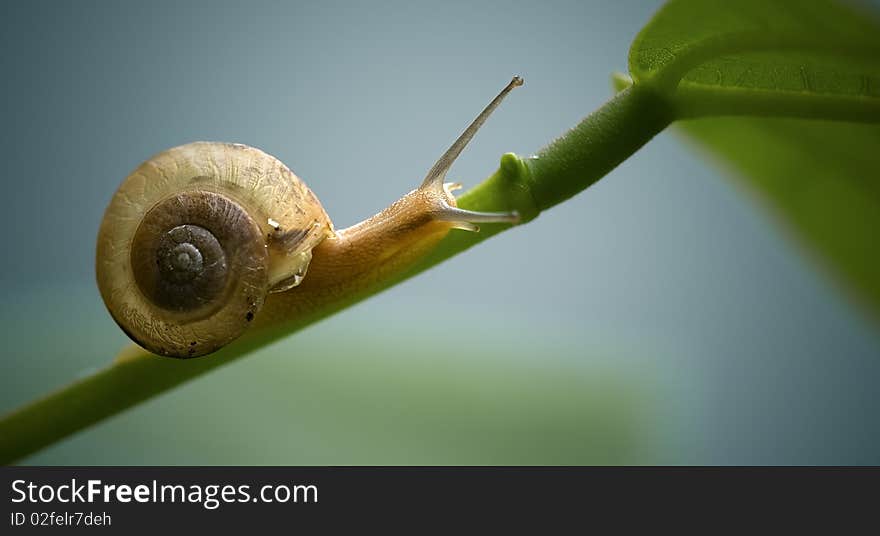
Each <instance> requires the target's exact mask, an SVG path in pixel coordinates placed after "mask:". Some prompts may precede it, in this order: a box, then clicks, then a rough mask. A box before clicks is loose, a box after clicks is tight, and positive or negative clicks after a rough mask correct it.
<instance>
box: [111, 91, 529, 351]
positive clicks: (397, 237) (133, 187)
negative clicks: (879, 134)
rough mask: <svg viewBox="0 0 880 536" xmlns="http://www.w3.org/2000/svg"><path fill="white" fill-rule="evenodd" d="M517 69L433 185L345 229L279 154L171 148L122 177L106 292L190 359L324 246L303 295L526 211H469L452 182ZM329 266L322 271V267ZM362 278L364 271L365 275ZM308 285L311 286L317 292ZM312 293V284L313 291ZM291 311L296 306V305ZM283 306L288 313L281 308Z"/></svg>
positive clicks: (121, 316)
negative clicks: (450, 174) (456, 165)
mask: <svg viewBox="0 0 880 536" xmlns="http://www.w3.org/2000/svg"><path fill="white" fill-rule="evenodd" d="M519 85H522V79H521V78H519V77H514V78H513V80H511V82H510V84H508V85H507V86H506V87H505V88H504V89H503V90H502V91H501V92H500V93H499V94H498V96H496V97H495V99H494V100H493V101H492V102H491V103H490V104H489V105H488V106H487V107H486V108H485V109H484V110H483V112H482V113H480V115H479V116H478V117H477V118H476V119H475V120H474V122H473V123H471V125H470V126H469V127H468V128H467V129H466V130H465V131H464V133H462V135H461V136H460V137H459V138H458V139H457V140H456V141H455V143H453V145H452V146H451V147H450V148H449V150H448V151H446V153H445V154H444V155H443V156H442V157H440V159H439V160H438V161H437V163H436V164H434V166H433V167H432V168H431V169H430V171H429V172H428V174H427V176H426V177H425V180H424V181H423V182H422V184H421V186H419V187H418V188H417V189H415V190H413V191H412V192H410V193H408V194H406V195H405V196H403V197H402V198H400V199H399V200H398V201H396V202H394V203H393V204H392V205H391V206H389V207H388V208H386V209H385V210H383V211H382V212H380V213H379V214H376V215H375V216H373V217H371V218H369V219H367V220H365V221H363V222H361V223H358V224H356V225H354V226H352V227H349V228H347V229H342V230H338V231H337V230H334V228H333V223H332V222H331V221H330V218H329V217H328V216H327V214H326V212H324V209H323V207H322V206H321V203H320V202H319V201H318V199H317V197H315V195H314V194H313V193H312V191H311V190H310V189H309V188H308V187H307V186H306V185H305V183H304V182H302V181H301V180H300V179H299V178H298V177H297V176H296V175H294V174H293V172H292V171H290V169H288V168H287V166H285V165H284V164H283V163H281V162H280V161H279V160H278V159H276V158H274V157H273V156H270V155H268V154H266V153H264V152H263V151H261V150H259V149H256V148H253V147H248V146H246V145H240V144H231V143H216V142H195V143H189V144H186V145H182V146H179V147H174V148H172V149H168V150H166V151H163V152H161V153H159V154H157V155H155V156H153V157H152V158H150V159H149V160H147V161H146V162H144V163H143V164H141V165H140V166H139V167H138V168H137V169H135V170H134V172H132V174H131V175H129V176H128V177H127V178H126V179H125V181H124V182H123V183H122V185H120V187H119V188H118V190H117V191H116V193H115V195H114V196H113V198H112V200H111V201H110V204H109V206H108V207H107V210H106V212H105V214H104V219H103V221H102V222H101V228H100V230H99V232H98V245H97V253H96V272H97V280H98V287H99V289H100V292H101V297H102V298H103V300H104V303H105V304H106V306H107V309H108V310H109V311H110V314H111V315H112V316H113V319H114V320H115V321H116V323H117V324H119V326H120V327H121V328H122V329H123V331H125V333H126V334H128V336H129V337H131V339H132V340H134V341H135V342H136V343H137V344H139V345H140V346H142V347H143V348H145V349H147V350H149V351H150V352H153V353H155V354H159V355H165V356H171V357H178V358H188V357H197V356H202V355H206V354H209V353H211V352H214V351H216V350H218V349H220V348H221V347H223V346H225V345H226V344H228V343H229V342H230V341H232V340H234V339H235V338H237V337H238V336H239V335H241V334H242V332H243V331H244V330H245V329H247V327H248V326H249V325H251V323H252V321H254V320H255V318H256V317H257V315H259V314H260V311H261V308H262V306H263V304H264V302H265V301H266V298H267V294H269V293H285V294H287V293H291V296H290V298H289V299H288V300H282V301H289V302H291V303H294V302H295V301H296V300H297V298H298V296H295V295H293V293H295V292H297V291H298V290H297V291H294V290H291V289H293V288H294V287H296V286H298V285H299V284H300V283H301V282H303V280H304V278H305V277H306V270H307V269H308V268H309V264H310V262H311V260H312V256H313V252H315V253H320V259H321V263H320V264H321V266H320V270H319V269H318V267H317V266H316V267H315V270H314V272H315V273H310V274H309V277H310V278H311V279H314V284H311V283H313V282H312V281H311V280H310V281H309V283H310V284H311V285H304V292H303V294H302V296H300V297H302V298H304V299H308V296H310V295H314V294H315V293H316V292H318V293H320V292H332V291H333V290H332V289H329V288H322V287H330V286H332V285H333V284H334V282H337V281H341V280H346V279H349V280H352V281H355V280H357V281H358V282H357V283H355V284H361V283H360V281H361V280H363V279H364V277H365V276H364V274H369V273H370V272H371V271H377V270H380V269H382V268H383V266H385V265H390V264H393V263H394V262H397V259H398V258H399V257H402V256H405V255H406V254H407V253H406V252H407V251H411V250H413V249H414V248H413V246H414V245H416V244H424V243H429V242H432V241H436V240H438V239H439V238H442V237H443V236H445V234H446V233H448V232H449V230H450V229H453V228H457V229H465V230H470V231H477V230H478V228H477V226H476V225H475V224H476V223H481V222H509V223H515V222H516V221H518V216H517V214H516V213H515V212H510V213H484V212H473V211H468V210H463V209H460V208H458V207H457V206H456V202H455V197H454V196H453V195H452V191H453V190H454V189H456V188H459V187H460V185H458V184H450V183H445V182H444V179H445V178H446V173H447V171H448V170H449V168H450V167H451V166H452V163H453V162H454V161H455V159H456V158H457V157H458V155H459V154H460V153H461V151H462V150H463V149H464V147H465V146H466V145H467V143H468V142H469V141H470V140H471V138H472V137H473V136H474V134H475V133H476V132H477V130H478V129H479V128H480V126H481V125H482V124H483V122H485V120H486V118H488V116H489V115H490V114H491V113H492V111H493V110H494V109H495V108H496V107H497V106H498V105H499V104H500V102H501V100H502V99H503V98H504V97H505V96H506V95H507V94H508V93H509V92H510V91H511V90H512V89H513V88H514V87H516V86H519ZM318 272H319V273H318ZM358 278H360V279H358ZM305 287H308V292H305V290H306V289H305ZM309 293H311V294H309ZM288 309H290V307H288ZM269 314H281V313H277V312H276V313H269Z"/></svg>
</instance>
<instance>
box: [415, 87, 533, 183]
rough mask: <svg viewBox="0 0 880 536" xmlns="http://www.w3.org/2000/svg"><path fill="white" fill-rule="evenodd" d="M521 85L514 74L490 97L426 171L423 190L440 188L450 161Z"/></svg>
mask: <svg viewBox="0 0 880 536" xmlns="http://www.w3.org/2000/svg"><path fill="white" fill-rule="evenodd" d="M521 85H523V79H522V78H520V77H519V76H514V77H513V79H512V80H511V81H510V83H509V84H507V86H505V87H504V89H502V90H501V92H500V93H498V95H496V96H495V98H494V99H492V102H490V103H489V105H488V106H486V108H484V109H483V111H482V112H480V115H478V116H477V118H476V119H474V122H473V123H471V124H470V125H469V126H468V127H467V128H466V129H465V131H464V132H462V133H461V136H459V137H458V139H457V140H455V142H454V143H453V144H452V146H451V147H449V149H447V150H446V152H445V153H443V156H441V157H440V159H439V160H437V163H435V164H434V166H433V167H431V169H430V170H429V171H428V175H427V176H426V177H425V180H424V182H422V186H421V188H422V189H424V190H427V189H430V188H440V187H442V186H443V181H444V180H446V172H447V171H449V168H450V167H452V163H453V162H455V159H456V158H458V155H460V154H461V151H462V150H464V148H465V146H467V144H468V142H469V141H471V139H472V138H473V137H474V134H476V133H477V131H478V130H480V127H481V126H483V123H485V122H486V119H488V118H489V116H490V115H492V112H494V111H495V108H497V107H498V105H499V104H501V101H502V100H504V97H506V96H507V94H508V93H510V92H511V91H513V88H515V87H519V86H521Z"/></svg>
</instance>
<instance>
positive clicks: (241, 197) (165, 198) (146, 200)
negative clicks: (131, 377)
mask: <svg viewBox="0 0 880 536" xmlns="http://www.w3.org/2000/svg"><path fill="white" fill-rule="evenodd" d="M332 232H333V231H332V224H331V223H330V220H329V218H328V217H327V215H326V213H325V212H324V210H323V208H322V207H321V205H320V203H319V202H318V200H317V198H316V197H315V196H314V194H312V192H311V191H310V190H309V189H308V187H307V186H306V185H305V184H304V183H303V182H302V181H301V180H300V179H299V178H297V177H296V175H294V174H293V172H291V171H290V170H289V169H288V168H287V167H286V166H285V165H284V164H282V163H281V162H280V161H278V160H277V159H276V158H274V157H272V156H270V155H268V154H266V153H264V152H262V151H260V150H259V149H255V148H253V147H248V146H245V145H238V144H226V143H213V142H196V143H191V144H187V145H183V146H180V147H175V148H173V149H169V150H167V151H164V152H162V153H159V154H158V155H156V156H154V157H153V158H151V159H150V160H147V161H146V162H144V163H143V164H141V166H139V167H138V168H137V169H136V170H135V171H134V172H133V173H132V174H131V175H129V177H128V178H127V179H126V180H125V181H124V182H123V183H122V185H121V186H120V187H119V189H118V190H117V192H116V194H115V195H114V197H113V199H112V200H111V202H110V205H109V206H108V207H107V211H106V213H105V216H104V220H103V221H102V223H101V229H100V231H99V233H98V248H97V254H96V272H97V279H98V286H99V289H100V291H101V296H102V298H103V299H104V302H105V304H106V305H107V308H108V310H109V311H110V313H111V315H112V316H113V318H114V320H115V321H116V322H117V323H118V324H119V325H120V327H121V328H122V329H123V330H124V331H125V332H126V333H127V334H128V335H129V336H130V337H131V338H132V339H133V340H134V341H135V342H137V343H138V344H140V345H141V346H143V347H144V348H146V349H147V350H150V351H151V352H154V353H157V354H161V355H168V356H173V357H196V356H200V355H205V354H208V353H211V352H213V351H216V350H217V349H219V348H220V347H222V346H224V345H226V344H228V343H229V342H230V341H232V340H233V339H235V338H237V337H238V336H239V335H241V334H242V332H244V330H245V329H247V328H248V326H249V325H250V324H251V323H252V322H253V321H254V320H255V318H256V317H257V315H258V314H259V311H260V308H261V307H262V305H263V302H264V301H265V299H266V295H267V293H268V292H269V290H270V287H272V285H273V284H275V283H277V282H278V281H279V280H282V281H283V280H289V279H290V277H291V275H292V274H302V273H304V271H305V268H306V266H307V265H308V262H309V260H310V258H311V254H310V252H311V249H312V248H313V247H314V246H315V245H316V244H317V243H318V242H320V241H321V240H323V239H324V238H325V237H326V236H328V235H329V234H330V233H332ZM291 237H293V239H291Z"/></svg>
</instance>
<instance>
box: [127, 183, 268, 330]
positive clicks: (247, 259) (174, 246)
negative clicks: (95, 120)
mask: <svg viewBox="0 0 880 536" xmlns="http://www.w3.org/2000/svg"><path fill="white" fill-rule="evenodd" d="M259 232H260V231H259V229H258V228H256V227H255V225H254V224H253V223H252V222H251V221H250V218H249V216H248V214H247V213H246V211H245V210H244V208H243V207H242V206H241V205H239V204H238V203H236V202H235V201H232V200H231V199H229V198H228V197H226V196H223V195H220V194H217V193H214V192H209V191H185V192H180V193H178V194H176V195H174V196H172V197H170V198H168V199H166V200H164V201H161V202H160V203H158V204H157V205H156V206H154V207H153V208H152V209H150V210H149V211H148V212H147V213H146V214H145V215H144V217H143V219H142V220H141V223H140V225H139V226H138V229H137V232H136V233H135V236H134V241H133V243H132V248H131V262H132V270H133V272H134V279H135V281H136V283H137V286H138V288H139V289H140V291H141V293H142V294H143V295H144V297H145V298H147V299H148V300H149V301H150V302H152V303H153V304H154V305H155V306H157V307H159V308H161V309H164V310H166V311H168V312H169V313H172V314H174V315H177V317H178V318H179V320H180V321H194V320H197V319H200V318H206V317H208V316H210V315H211V314H213V313H214V312H216V311H218V310H220V309H222V308H223V307H225V306H226V303H227V301H228V299H229V292H231V291H232V289H233V288H236V287H237V286H238V285H239V282H240V278H241V276H242V275H244V274H248V277H250V275H251V274H254V276H255V277H256V279H255V281H254V283H256V282H257V281H258V280H260V277H264V276H260V274H261V273H264V272H265V268H263V265H264V264H265V262H266V259H265V255H266V254H265V251H264V250H265V247H263V246H262V241H261V239H260V236H259ZM258 276H259V277H258ZM250 294H256V293H255V292H254V293H250ZM242 301H244V300H242Z"/></svg>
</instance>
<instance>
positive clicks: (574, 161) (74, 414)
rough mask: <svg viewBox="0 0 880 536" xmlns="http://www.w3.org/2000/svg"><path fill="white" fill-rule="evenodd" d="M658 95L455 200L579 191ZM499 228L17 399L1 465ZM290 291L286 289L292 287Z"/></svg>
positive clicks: (604, 115)
mask: <svg viewBox="0 0 880 536" xmlns="http://www.w3.org/2000/svg"><path fill="white" fill-rule="evenodd" d="M668 109H669V107H668V106H667V105H665V103H664V101H663V99H662V98H661V97H660V96H659V95H657V94H656V93H654V92H653V91H651V90H649V89H647V88H643V87H637V86H633V87H630V88H628V89H626V90H624V91H622V92H620V93H618V94H617V95H615V96H614V97H613V98H612V99H611V100H609V101H608V102H606V103H605V104H604V105H603V106H602V107H600V108H599V109H598V110H597V111H595V112H593V113H592V114H590V115H589V116H588V117H586V118H585V119H584V120H583V121H582V122H581V123H580V124H579V125H577V126H576V127H575V128H573V129H572V130H570V131H569V132H567V133H566V134H564V135H563V136H561V137H560V138H559V139H557V140H556V141H554V142H553V143H551V144H550V145H548V146H547V147H546V148H544V149H542V150H541V151H540V152H539V153H538V154H537V156H535V157H532V158H528V159H524V160H523V159H520V158H518V157H516V156H515V155H512V154H506V155H504V156H503V157H502V159H501V166H500V167H499V169H498V170H497V171H496V172H495V173H494V174H493V175H492V176H490V177H489V178H488V179H487V180H486V181H484V182H483V183H481V184H479V185H477V186H476V187H474V188H473V189H472V190H470V191H469V192H467V193H466V194H465V195H463V196H462V197H461V198H460V199H459V205H460V206H462V207H465V208H469V209H473V210H497V209H502V208H503V209H516V210H518V211H519V212H520V214H522V215H523V221H524V222H526V221H530V220H532V219H534V218H535V217H537V215H538V214H539V213H540V212H541V211H542V210H545V209H547V208H549V207H551V206H553V205H555V204H557V203H560V202H562V201H564V200H566V199H568V198H569V197H571V196H573V195H575V194H576V193H578V192H580V191H582V190H584V189H585V188H587V187H588V186H590V185H591V184H593V183H594V182H596V181H597V180H599V179H600V178H602V177H603V176H604V175H605V174H606V173H608V172H609V171H611V170H612V169H613V168H614V167H615V166H617V165H618V164H619V163H620V162H622V161H623V160H625V159H626V158H627V157H629V156H630V155H631V154H633V153H634V152H635V151H636V150H638V149H639V147H641V146H642V145H644V144H645V143H646V142H647V141H648V140H650V139H651V138H652V137H653V136H654V135H656V134H657V133H659V132H660V131H662V130H663V129H664V128H665V127H666V126H667V125H668V124H669V122H670V121H671V116H670V115H668V114H664V113H663V110H668ZM507 228H509V226H508V225H487V226H485V227H484V228H483V230H482V231H481V232H479V233H467V232H460V231H453V232H451V233H450V234H449V235H448V236H447V237H446V238H444V239H443V240H442V241H441V242H440V243H439V244H437V246H436V247H434V248H433V249H432V250H431V251H430V252H428V253H427V254H426V255H425V256H423V257H422V258H420V259H418V260H417V261H415V262H414V263H412V264H411V265H409V266H406V267H404V268H403V269H401V270H399V271H398V272H395V273H391V274H387V275H386V276H385V277H383V278H382V280H381V281H378V282H376V283H375V284H373V285H371V286H369V287H367V288H365V289H363V290H362V291H360V292H358V293H357V294H356V295H351V296H341V297H335V298H333V299H332V300H328V301H326V302H325V303H318V304H314V306H313V307H311V308H310V309H308V310H307V311H305V312H303V313H302V314H299V315H298V316H296V317H294V318H291V319H290V320H289V321H287V322H285V323H284V324H283V325H282V326H280V327H277V328H271V329H265V330H255V332H254V333H253V334H250V335H248V336H245V337H242V338H241V339H240V340H239V341H236V342H235V343H233V344H231V345H229V346H227V347H226V348H224V349H222V350H221V351H220V352H217V353H216V354H212V355H210V356H208V357H204V358H198V359H191V360H175V359H168V358H162V357H156V356H153V355H150V354H148V353H146V352H144V351H142V350H140V349H139V348H137V347H134V346H132V347H129V348H126V349H125V350H123V352H122V353H121V354H120V356H119V357H117V359H116V360H115V361H113V362H112V363H111V364H110V365H108V366H107V367H106V368H104V369H102V370H100V371H98V372H96V373H94V374H92V375H91V376H88V377H85V378H82V379H79V380H77V381H75V382H73V383H71V384H70V385H68V386H66V387H63V388H62V389H60V390H58V391H55V392H54V393H51V394H49V395H48V396H46V397H45V398H42V399H39V400H37V401H35V402H32V403H30V404H27V405H25V406H23V407H21V408H19V409H17V410H15V411H13V412H12V413H10V414H8V415H7V416H5V417H4V418H3V420H2V421H0V462H2V463H3V464H9V463H11V462H14V461H15V460H19V459H21V458H23V457H25V456H27V455H29V454H31V453H34V452H36V451H38V450H40V449H42V448H44V447H46V446H48V445H51V444H53V443H55V442H56V441H59V440H61V439H63V438H65V437H67V436H69V435H71V434H73V433H75V432H77V431H79V430H82V429H84V428H86V427H88V426H90V425H92V424H94V423H96V422H99V421H101V420H103V419H105V418H107V417H110V416H112V415H115V414H117V413H119V412H121V411H123V410H125V409H127V408H129V407H131V406H134V405H136V404H138V403H139V402H143V401H144V400H147V399H149V398H151V397H153V396H156V395H158V394H160V393H162V392H164V391H167V390H169V389H171V388H173V387H175V386H178V385H180V384H182V383H184V382H186V381H188V380H190V379H192V378H195V377H197V376H200V375H202V374H204V373H206V372H208V371H210V370H212V369H214V368H216V367H219V366H222V365H224V364H226V363H229V362H230V361H233V360H235V359H238V358H240V357H242V356H244V355H246V354H247V353H249V352H250V351H251V350H254V349H256V348H259V347H262V346H265V345H266V344H269V343H271V342H272V341H274V340H276V339H278V338H281V337H284V336H287V335H290V334H291V333H293V332H295V331H296V330H298V329H300V328H302V327H304V326H306V325H308V324H311V323H313V322H315V321H317V320H319V319H321V318H323V317H326V316H328V315H330V314H333V313H334V312H336V311H339V310H341V309H343V308H345V307H348V306H350V305H351V304H353V303H356V302H358V301H360V300H362V299H364V298H366V297H368V296H370V295H372V294H375V293H377V292H380V291H381V290H383V289H385V288H388V287H389V286H391V285H394V284H396V283H398V282H400V281H403V280H404V279H407V278H409V277H412V276H413V275H415V274H417V273H419V272H421V271H423V270H426V269H428V268H430V267H432V266H434V265H435V264H437V263H439V262H441V261H443V260H445V259H447V258H449V257H452V256H453V255H455V254H457V253H460V252H462V251H464V250H466V249H468V248H470V247H471V246H474V245H475V244H478V243H479V242H481V241H483V240H485V239H487V238H489V237H490V236H492V235H494V234H496V233H498V232H500V231H502V230H504V229H507ZM291 292H296V289H294V290H292V291H291Z"/></svg>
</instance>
